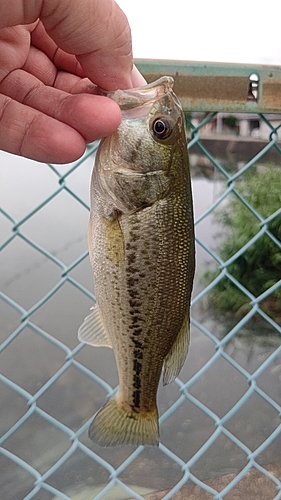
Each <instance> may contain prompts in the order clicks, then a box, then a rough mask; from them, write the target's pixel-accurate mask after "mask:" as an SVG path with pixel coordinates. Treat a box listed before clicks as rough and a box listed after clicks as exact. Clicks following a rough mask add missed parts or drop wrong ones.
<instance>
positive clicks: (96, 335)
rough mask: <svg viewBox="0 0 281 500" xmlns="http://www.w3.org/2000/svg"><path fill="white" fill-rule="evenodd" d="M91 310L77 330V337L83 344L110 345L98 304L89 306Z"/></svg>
mask: <svg viewBox="0 0 281 500" xmlns="http://www.w3.org/2000/svg"><path fill="white" fill-rule="evenodd" d="M91 311H93V312H92V313H91V314H89V316H87V317H86V318H85V319H84V321H83V323H82V325H81V326H80V328H79V330H78V339H79V340H80V342H84V344H89V345H93V346H99V347H101V346H105V347H112V345H111V341H110V339H109V337H108V335H107V333H106V331H105V329H104V326H103V324H102V320H101V317H100V312H99V308H98V305H97V304H95V305H94V306H93V307H91Z"/></svg>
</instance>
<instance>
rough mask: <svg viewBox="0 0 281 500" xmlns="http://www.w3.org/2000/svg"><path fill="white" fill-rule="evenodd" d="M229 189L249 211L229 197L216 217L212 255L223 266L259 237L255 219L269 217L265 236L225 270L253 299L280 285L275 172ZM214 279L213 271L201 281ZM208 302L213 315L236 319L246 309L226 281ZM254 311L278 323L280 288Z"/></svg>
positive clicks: (280, 186) (278, 174)
mask: <svg viewBox="0 0 281 500" xmlns="http://www.w3.org/2000/svg"><path fill="white" fill-rule="evenodd" d="M235 189H236V190H237V192H238V193H239V195H241V197H242V198H243V199H244V200H245V201H246V202H247V203H248V204H249V205H250V207H252V209H253V211H252V210H249V208H248V207H247V206H246V205H245V204H244V203H243V201H241V200H240V199H239V198H238V197H237V196H236V195H235V194H233V195H232V196H231V199H230V200H229V203H228V205H227V207H226V208H225V209H224V210H220V211H219V212H218V214H217V217H216V220H217V222H218V223H219V224H220V225H221V228H222V229H223V230H224V236H223V238H220V240H221V241H220V248H219V250H218V254H219V256H220V258H221V259H222V260H223V261H224V262H226V261H227V260H228V259H230V257H232V256H233V255H235V254H236V253H237V252H238V251H240V249H242V248H243V247H245V245H248V243H249V241H250V240H251V239H252V238H254V237H255V236H256V235H257V234H258V233H259V232H260V231H261V229H262V227H263V223H261V220H260V218H261V219H262V220H265V219H267V218H269V217H270V216H271V215H272V214H275V216H274V217H272V219H271V220H270V221H268V223H267V224H266V227H267V232H266V233H264V234H262V235H261V236H260V237H259V239H258V240H257V241H256V242H255V243H253V244H251V245H250V246H249V247H247V248H245V251H244V252H243V253H242V255H241V256H239V257H238V258H237V259H236V260H235V261H234V262H233V263H232V264H230V265H229V266H228V267H227V270H228V272H229V273H230V274H231V275H232V276H233V277H234V278H235V279H236V280H238V281H239V282H240V283H241V284H242V285H243V286H244V287H245V288H247V290H249V292H250V293H251V294H253V295H254V297H259V296H260V295H261V294H263V293H264V292H266V290H268V289H269V288H270V287H272V286H274V285H275V284H276V283H277V282H278V281H280V280H281V211H280V207H281V170H280V168H278V167H274V166H271V167H268V168H265V169H264V170H263V172H262V173H258V172H257V169H255V170H254V171H253V172H252V173H248V174H245V175H244V179H243V180H240V181H237V182H236V185H235ZM255 212H256V213H255ZM219 274H220V270H219V269H213V268H211V269H206V270H205V271H204V274H203V277H202V281H203V283H204V284H205V285H207V284H209V283H210V282H211V281H212V280H213V279H214V278H216V277H217V276H218V275H219ZM209 302H210V303H211V305H212V306H214V307H215V308H217V309H220V310H223V311H226V312H230V313H236V314H238V313H241V314H244V313H245V312H247V310H250V308H251V305H250V299H249V297H248V296H247V295H246V294H245V293H243V291H241V290H240V289H239V288H238V287H237V286H236V285H234V284H233V283H232V282H231V281H230V280H229V279H228V278H226V277H224V278H223V279H222V280H221V281H220V282H219V283H218V285H216V286H215V287H214V288H213V289H212V291H211V292H210V294H209ZM260 306H261V308H262V309H263V310H264V311H265V312H266V313H267V314H268V315H269V316H271V317H272V318H274V319H275V320H276V321H277V322H278V323H280V322H281V285H280V286H279V287H278V288H277V289H276V290H274V291H272V293H270V295H268V296H267V297H266V298H265V299H264V300H263V301H262V302H261V303H260Z"/></svg>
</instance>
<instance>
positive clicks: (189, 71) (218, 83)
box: [135, 59, 281, 113]
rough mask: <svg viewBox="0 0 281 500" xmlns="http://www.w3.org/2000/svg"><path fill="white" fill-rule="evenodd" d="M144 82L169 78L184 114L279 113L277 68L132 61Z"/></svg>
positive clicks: (279, 68) (280, 80)
mask: <svg viewBox="0 0 281 500" xmlns="http://www.w3.org/2000/svg"><path fill="white" fill-rule="evenodd" d="M135 63H136V66H137V67H138V69H139V70H140V71H141V73H142V74H143V75H144V77H145V78H146V80H147V81H148V82H151V81H153V80H156V79H157V78H159V77H160V76H163V75H170V76H172V77H173V78H174V80H175V87H174V88H175V92H176V94H177V95H178V97H179V99H180V100H181V103H182V106H183V108H184V110H185V111H227V112H242V113H281V66H265V65H255V64H229V63H211V62H191V61H168V60H152V59H151V60H149V59H145V60H142V59H136V60H135Z"/></svg>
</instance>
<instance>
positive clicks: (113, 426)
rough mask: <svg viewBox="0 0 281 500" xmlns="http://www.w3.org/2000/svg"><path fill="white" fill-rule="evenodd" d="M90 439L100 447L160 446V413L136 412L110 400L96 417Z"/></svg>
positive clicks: (114, 400) (92, 424)
mask: <svg viewBox="0 0 281 500" xmlns="http://www.w3.org/2000/svg"><path fill="white" fill-rule="evenodd" d="M89 437H90V439H92V440H93V441H94V442H95V443H97V444H99V445H100V446H116V445H118V444H133V445H141V444H143V445H145V444H147V445H156V446H157V445H158V444H159V426H158V411H157V407H156V405H155V409H153V410H152V411H151V412H135V411H133V410H132V409H131V408H130V407H128V405H123V404H121V403H118V401H117V400H116V398H113V399H110V400H109V401H108V402H107V403H106V404H105V405H104V406H103V407H102V408H101V409H100V410H99V411H98V413H97V414H96V415H95V417H94V420H93V421H92V423H91V425H90V428H89Z"/></svg>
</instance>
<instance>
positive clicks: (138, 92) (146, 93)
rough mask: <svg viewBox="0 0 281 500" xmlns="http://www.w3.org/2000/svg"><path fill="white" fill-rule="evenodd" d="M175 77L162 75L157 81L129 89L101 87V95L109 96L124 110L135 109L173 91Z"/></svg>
mask: <svg viewBox="0 0 281 500" xmlns="http://www.w3.org/2000/svg"><path fill="white" fill-rule="evenodd" d="M173 85H174V79H173V78H172V77H171V76H162V77H161V78H158V80H156V81H155V82H152V83H149V84H147V85H143V86H141V87H136V88H134V89H127V90H115V91H110V90H109V91H108V90H103V89H99V95H103V96H105V97H109V98H110V99H112V100H113V101H115V102H116V103H117V104H118V105H119V107H120V108H121V109H122V110H127V109H133V108H136V107H138V106H142V105H144V104H149V103H151V102H154V101H156V100H158V99H160V98H161V97H164V96H165V95H166V94H167V93H169V92H172V91H173Z"/></svg>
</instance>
